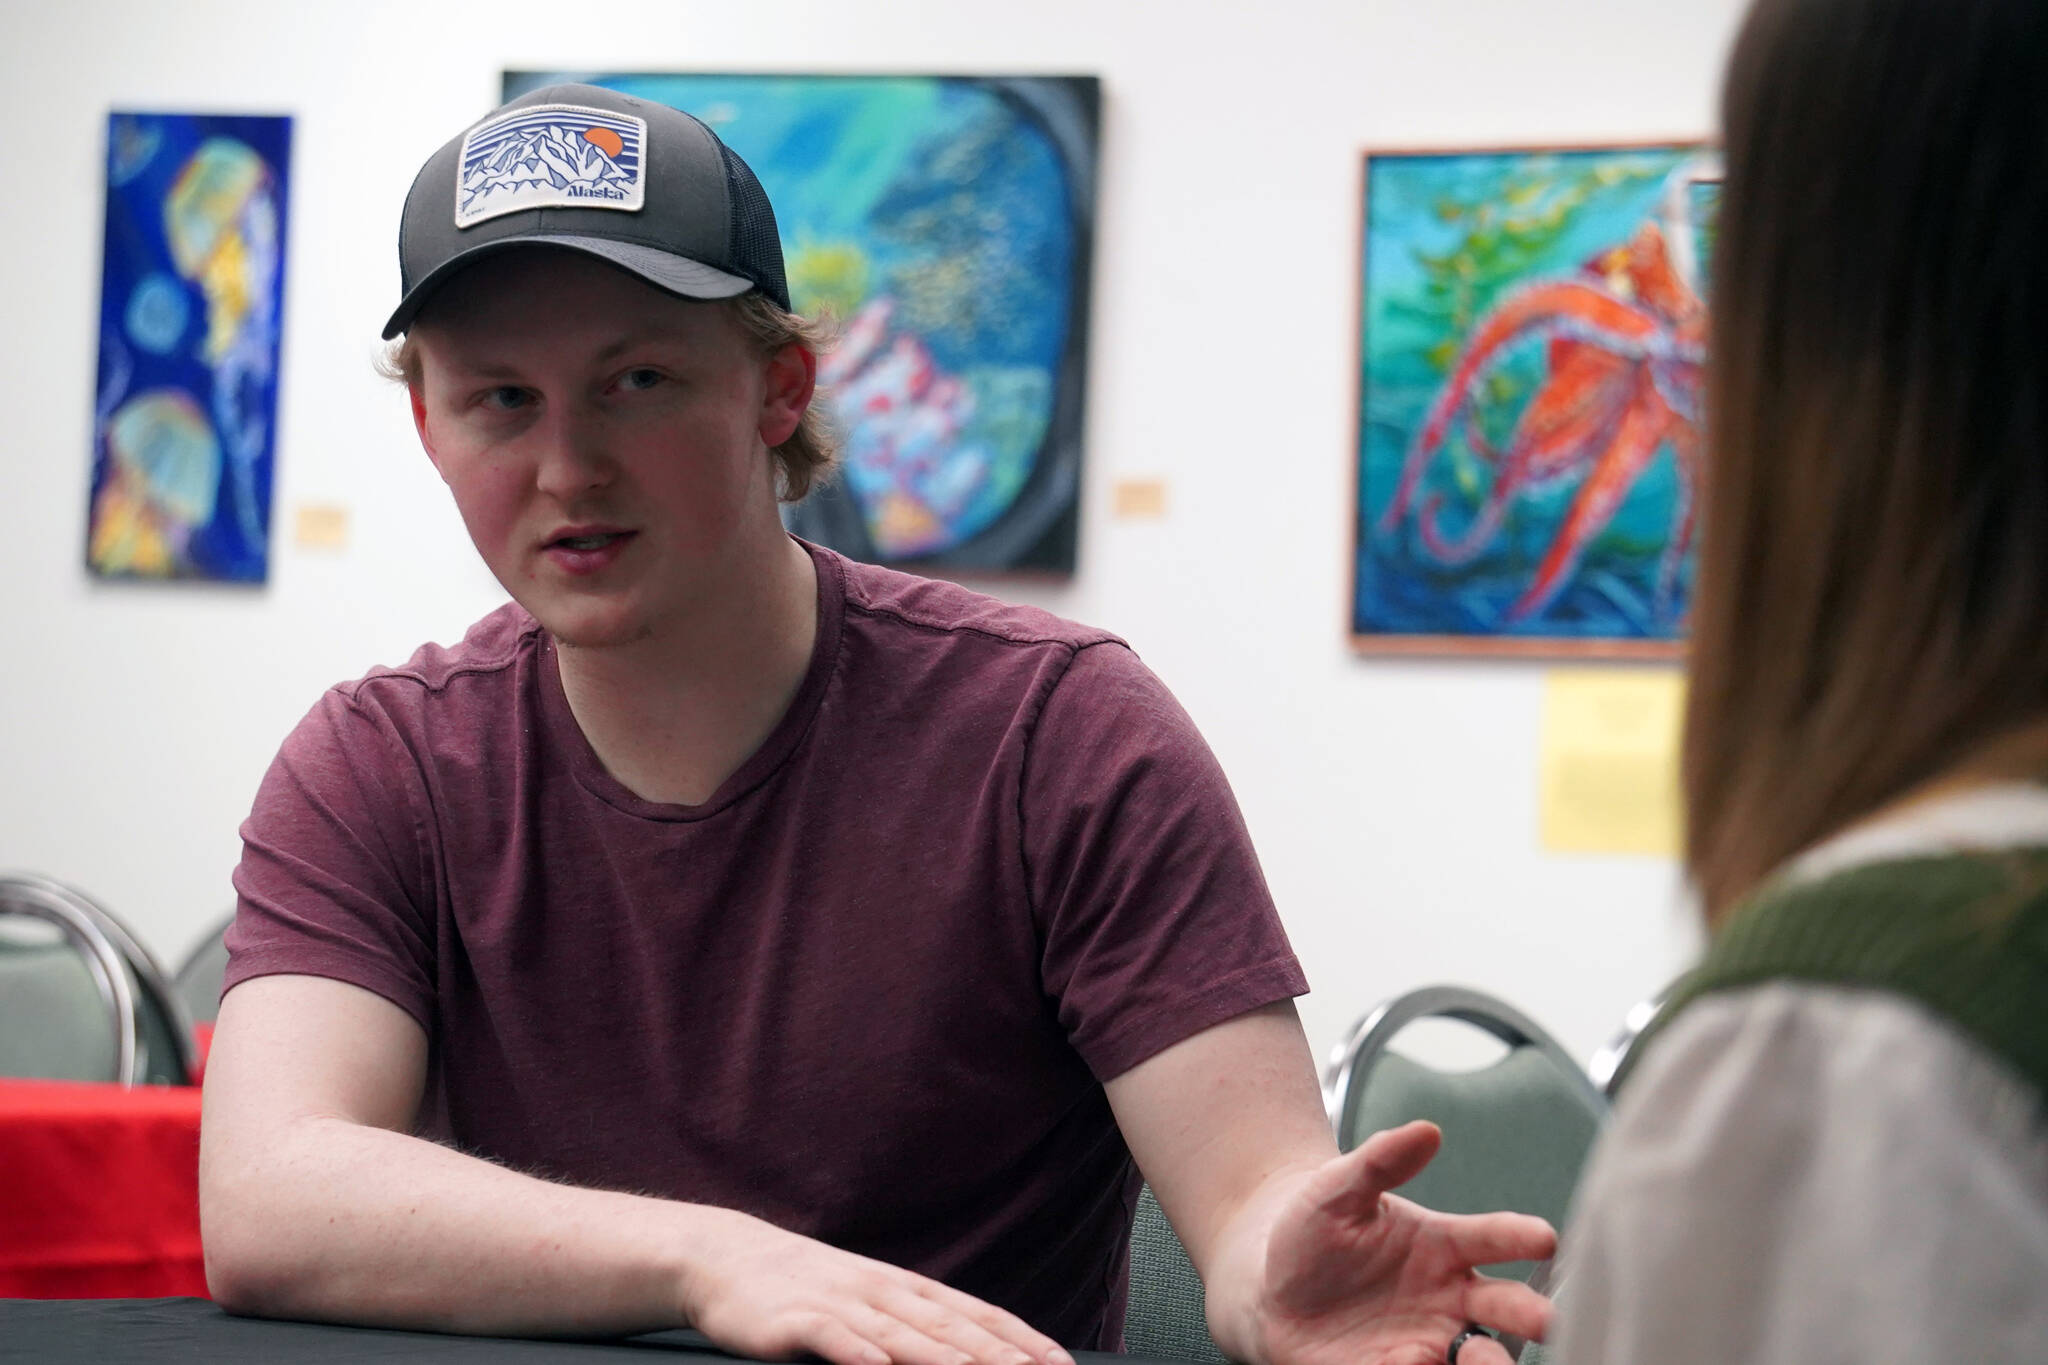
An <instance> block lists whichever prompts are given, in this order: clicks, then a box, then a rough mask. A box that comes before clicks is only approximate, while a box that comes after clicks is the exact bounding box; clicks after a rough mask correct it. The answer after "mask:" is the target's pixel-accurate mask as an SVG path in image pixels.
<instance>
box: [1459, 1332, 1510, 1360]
mask: <svg viewBox="0 0 2048 1365" xmlns="http://www.w3.org/2000/svg"><path fill="white" fill-rule="evenodd" d="M1458 1365H1515V1358H1514V1357H1513V1356H1511V1355H1509V1354H1508V1348H1507V1347H1505V1346H1503V1345H1501V1344H1500V1343H1499V1342H1497V1341H1495V1340H1494V1339H1493V1338H1492V1337H1474V1338H1472V1339H1471V1340H1470V1341H1468V1342H1466V1343H1465V1344H1464V1345H1463V1346H1460V1347H1459V1348H1458Z"/></svg>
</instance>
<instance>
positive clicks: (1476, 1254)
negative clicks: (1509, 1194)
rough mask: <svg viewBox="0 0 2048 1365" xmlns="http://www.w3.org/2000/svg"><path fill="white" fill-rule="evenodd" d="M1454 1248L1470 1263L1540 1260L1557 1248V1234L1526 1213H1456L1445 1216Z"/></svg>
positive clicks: (1545, 1224)
mask: <svg viewBox="0 0 2048 1365" xmlns="http://www.w3.org/2000/svg"><path fill="white" fill-rule="evenodd" d="M1445 1224H1446V1226H1445V1234H1446V1235H1447V1236H1448V1237H1449V1238H1450V1241H1451V1250H1453V1251H1455V1252H1456V1253H1457V1254H1458V1258H1459V1259H1460V1260H1462V1261H1464V1262H1465V1263H1466V1264H1467V1265H1498V1264H1499V1263H1500V1262H1502V1261H1541V1260H1546V1259H1548V1258H1549V1257H1550V1256H1551V1255H1553V1254H1554V1253H1555V1252H1556V1251H1557V1233H1556V1232H1555V1231H1554V1230H1552V1228H1551V1226H1550V1224H1548V1223H1546V1222H1544V1221H1543V1220H1542V1219H1541V1218H1536V1217H1532V1216H1531V1215H1529V1214H1526V1213H1473V1214H1453V1215H1450V1216H1448V1217H1447V1218H1446V1219H1445Z"/></svg>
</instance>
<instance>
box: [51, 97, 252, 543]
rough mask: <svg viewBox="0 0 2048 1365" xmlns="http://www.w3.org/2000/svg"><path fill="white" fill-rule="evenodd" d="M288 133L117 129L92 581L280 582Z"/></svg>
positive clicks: (176, 123)
mask: <svg viewBox="0 0 2048 1365" xmlns="http://www.w3.org/2000/svg"><path fill="white" fill-rule="evenodd" d="M290 127H291V123H290V120H289V119H286V118H266V117H245V116H218V117H215V116H206V115H193V114H132V113H117V114H115V115H113V116H112V118H111V120H110V122H109V126H108V138H107V225H106V253H105V260H104V268H103V271H102V276H101V298H100V360H99V379H98V397H97V402H96V411H95V421H94V445H95V449H94V459H93V488H92V499H91V523H90V526H89V528H88V532H87V541H86V563H87V565H88V567H90V568H91V569H92V571H93V572H95V573H97V574H100V575H102V576H105V577H114V578H174V579H176V578H191V579H212V580H218V581H227V582H262V581H263V580H264V578H265V577H266V576H267V572H268V565H269V524H270V495H271V482H272V463H273V459H274V454H275V446H276V441H275V428H276V418H277V372H278V340H279V329H280V325H281V320H282V319H281V312H282V300H283V288H284V240H285V237H284V232H285V185H286V177H287V172H288V166H289V152H290V136H291V134H290Z"/></svg>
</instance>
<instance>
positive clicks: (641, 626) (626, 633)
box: [541, 619, 654, 649]
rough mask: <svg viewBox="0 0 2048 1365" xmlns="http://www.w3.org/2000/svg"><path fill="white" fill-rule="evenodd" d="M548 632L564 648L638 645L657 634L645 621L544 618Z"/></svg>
mask: <svg viewBox="0 0 2048 1365" xmlns="http://www.w3.org/2000/svg"><path fill="white" fill-rule="evenodd" d="M541 624H542V625H543V626H545V627H547V632H548V634H550V635H552V636H554V637H555V643H556V644H557V645H560V646H561V647H562V648H564V649H623V648H625V647H626V646H628V645H637V644H639V643H640V642H641V641H643V640H646V639H648V638H649V637H651V636H652V635H653V634H654V627H652V626H650V625H648V624H647V623H646V622H645V621H578V620H574V619H570V620H559V621H550V620H545V619H543V620H542V621H541Z"/></svg>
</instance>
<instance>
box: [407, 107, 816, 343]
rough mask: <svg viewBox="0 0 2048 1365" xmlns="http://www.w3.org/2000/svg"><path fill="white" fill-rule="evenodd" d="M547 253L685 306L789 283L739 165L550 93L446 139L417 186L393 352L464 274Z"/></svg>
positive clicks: (710, 141) (675, 134) (656, 111)
mask: <svg viewBox="0 0 2048 1365" xmlns="http://www.w3.org/2000/svg"><path fill="white" fill-rule="evenodd" d="M532 243H543V244H545V245H548V246H556V247H563V248H566V249H568V250H571V251H581V252H585V253H587V254H589V255H592V256H596V257H599V258H600V259H602V260H606V261H609V262H611V263H612V264H613V265H615V266H618V267H619V268H621V269H623V270H627V271H630V272H632V273H633V274H635V275H638V276H639V277H640V278H641V279H643V280H646V281H647V282H648V283H649V284H652V285H654V286H656V287H657V288H660V289H666V290H667V291H668V292H669V293H671V294H678V295H680V296H682V297H683V298H687V299H729V298H732V297H734V296H736V295H739V294H744V293H746V292H747V291H748V290H750V289H759V290H760V291H761V292H762V293H764V294H766V295H767V296H768V297H769V298H771V299H773V300H775V302H776V303H778V304H780V305H781V306H782V307H783V308H788V307H789V285H788V283H787V282H786V281H785V280H784V278H783V273H782V242H781V239H780V237H778V236H777V234H776V229H775V210H774V209H772V208H771V207H769V204H768V196H767V194H765V193H764V192H763V191H762V189H761V182H760V181H758V180H756V179H755V178H754V173H753V171H751V170H749V169H748V168H747V163H746V162H744V161H742V160H740V158H739V157H738V156H737V155H736V154H735V153H734V152H733V151H732V149H731V148H729V147H727V146H726V145H725V144H724V143H723V142H721V141H719V140H718V135H717V134H716V133H714V132H712V131H711V130H710V129H709V128H707V127H706V126H704V124H703V123H701V122H699V121H698V120H697V119H694V118H692V117H691V116H690V115H688V114H685V113H683V112H681V111H680V110H676V109H671V108H669V107H668V106H667V105H665V104H655V103H653V102H651V101H648V100H641V99H635V98H633V97H632V96H630V95H622V94H620V93H619V92H618V91H616V90H607V89H605V88H603V87H602V86H596V85H550V86H547V87H545V88H543V89H540V90H535V91H533V92H531V93H529V94H526V95H522V96H520V97H519V98H518V99H516V100H513V101H512V102H511V103H510V104H507V105H504V106H502V107H501V108H499V109H496V110H494V111H492V113H491V114H490V115H489V116H488V117H486V118H485V119H484V120H483V121H482V122H481V123H478V124H475V125H474V126H472V127H470V128H469V129H468V130H467V131H465V132H463V133H461V134H459V135H458V136H456V137H455V138H453V139H451V140H450V141H449V142H448V143H447V144H446V145H445V146H443V147H442V148H441V150H440V151H438V152H435V153H434V154H433V155H432V156H431V157H429V158H427V164H426V165H425V166H422V167H421V168H420V173H419V175H418V176H417V177H415V178H414V180H413V182H412V192H411V193H409V194H408V195H406V197H405V213H404V216H403V217H402V218H401V219H400V222H399V228H398V271H399V287H400V288H401V289H403V290H404V292H405V297H404V298H403V299H402V300H401V301H400V302H399V305H398V310H397V311H396V312H394V313H393V314H392V315H391V320H390V321H389V322H387V323H385V324H384V336H385V338H386V339H387V340H388V339H389V338H391V337H395V336H397V335H398V334H399V333H400V332H403V331H404V330H405V329H406V328H407V327H409V326H411V325H412V320H413V318H414V316H416V315H417V314H418V313H419V311H420V309H421V307H422V306H424V305H425V303H426V302H427V300H428V298H430V297H431V296H432V295H433V293H434V291H435V290H437V289H439V288H440V287H441V286H442V285H444V284H446V283H447V282H448V281H449V279H450V278H451V277H453V276H454V275H455V274H456V273H457V272H459V271H461V270H462V269H463V268H464V267H466V266H470V265H474V264H475V263H476V262H477V261H479V260H481V259H483V258H484V257H486V256H489V255H492V254H493V253H496V252H499V251H503V250H506V249H508V248H510V247H514V246H519V245H522V244H532Z"/></svg>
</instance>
